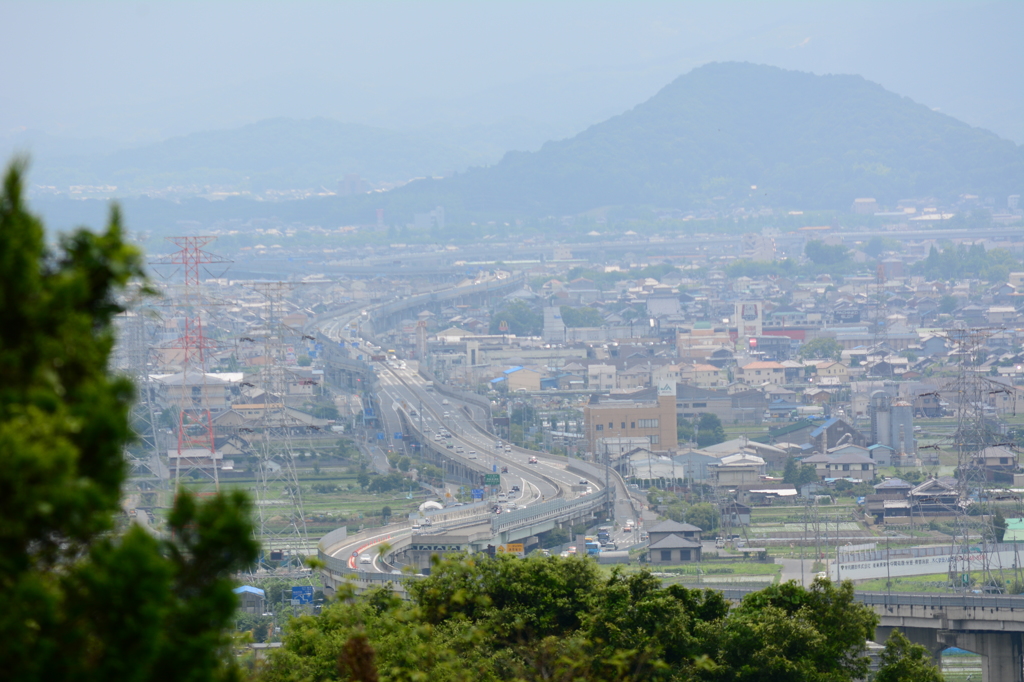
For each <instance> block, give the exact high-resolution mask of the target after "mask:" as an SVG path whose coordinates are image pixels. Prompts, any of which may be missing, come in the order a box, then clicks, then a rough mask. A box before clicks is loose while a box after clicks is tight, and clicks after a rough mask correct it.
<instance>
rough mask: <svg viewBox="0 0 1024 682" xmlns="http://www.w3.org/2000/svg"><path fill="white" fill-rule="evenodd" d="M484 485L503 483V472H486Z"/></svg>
mask: <svg viewBox="0 0 1024 682" xmlns="http://www.w3.org/2000/svg"><path fill="white" fill-rule="evenodd" d="M484 485H501V474H484Z"/></svg>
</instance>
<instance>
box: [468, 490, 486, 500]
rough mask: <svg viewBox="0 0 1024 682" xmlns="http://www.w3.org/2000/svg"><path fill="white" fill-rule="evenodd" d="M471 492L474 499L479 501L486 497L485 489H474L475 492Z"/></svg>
mask: <svg viewBox="0 0 1024 682" xmlns="http://www.w3.org/2000/svg"><path fill="white" fill-rule="evenodd" d="M471 492H472V493H473V497H475V498H477V499H483V497H484V489H483V488H473V490H472V491H471Z"/></svg>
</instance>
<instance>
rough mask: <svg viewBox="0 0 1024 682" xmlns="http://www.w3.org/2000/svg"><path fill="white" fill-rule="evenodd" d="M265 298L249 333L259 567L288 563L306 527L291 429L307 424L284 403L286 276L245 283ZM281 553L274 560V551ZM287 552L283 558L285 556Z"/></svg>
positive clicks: (305, 537) (302, 548)
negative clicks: (258, 342)
mask: <svg viewBox="0 0 1024 682" xmlns="http://www.w3.org/2000/svg"><path fill="white" fill-rule="evenodd" d="M250 286H251V287H252V288H253V289H255V290H256V291H258V292H259V293H260V294H262V295H263V296H264V297H265V298H266V301H267V308H266V310H267V313H266V316H265V324H264V325H263V328H262V329H259V330H256V331H254V332H252V333H251V338H253V340H254V341H255V339H258V338H262V340H263V344H264V346H263V349H264V360H263V366H262V368H261V370H260V373H259V378H258V382H259V385H260V388H261V389H262V390H263V395H262V401H263V409H262V411H261V418H260V420H259V430H260V433H259V434H258V437H257V438H254V439H253V441H254V442H253V445H254V447H255V450H256V456H257V459H258V466H257V471H256V510H257V522H258V527H257V532H258V533H259V537H258V540H259V541H260V543H261V546H262V547H263V549H264V550H265V551H264V552H263V553H262V554H261V557H260V561H259V564H258V567H257V568H258V569H265V570H266V569H274V568H277V567H278V566H280V565H281V562H282V561H284V562H286V563H291V562H292V561H294V560H295V559H297V558H298V557H299V556H303V555H306V554H307V553H308V552H309V550H310V546H309V533H308V530H307V528H306V514H305V509H304V508H303V501H302V487H301V485H300V483H299V475H298V471H297V469H296V466H295V457H296V454H297V453H296V451H295V449H294V447H293V442H292V437H293V434H294V433H295V432H296V430H302V429H305V428H308V427H307V426H304V425H302V424H300V423H298V422H297V420H296V419H295V418H294V417H293V416H292V415H291V414H290V412H289V408H288V406H287V404H286V397H287V394H288V380H287V376H286V369H285V364H286V348H285V346H284V333H285V331H286V327H285V325H284V323H283V321H282V317H283V312H284V306H285V293H286V292H287V291H288V290H289V288H290V286H291V285H290V284H288V283H286V282H256V283H253V284H252V285H250ZM276 552H281V553H282V555H281V559H280V560H275V558H274V557H275V553H276ZM285 554H287V559H286V558H285Z"/></svg>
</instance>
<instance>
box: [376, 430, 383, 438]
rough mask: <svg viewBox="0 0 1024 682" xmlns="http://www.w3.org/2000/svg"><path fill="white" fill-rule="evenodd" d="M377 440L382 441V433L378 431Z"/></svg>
mask: <svg viewBox="0 0 1024 682" xmlns="http://www.w3.org/2000/svg"><path fill="white" fill-rule="evenodd" d="M377 440H384V432H383V431H378V432H377Z"/></svg>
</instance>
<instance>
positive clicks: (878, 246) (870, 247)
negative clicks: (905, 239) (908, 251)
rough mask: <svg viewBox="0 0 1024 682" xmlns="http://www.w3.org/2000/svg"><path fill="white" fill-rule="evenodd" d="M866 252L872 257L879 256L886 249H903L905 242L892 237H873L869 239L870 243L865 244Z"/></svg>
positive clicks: (899, 250)
mask: <svg viewBox="0 0 1024 682" xmlns="http://www.w3.org/2000/svg"><path fill="white" fill-rule="evenodd" d="M863 251H864V253H865V254H866V255H868V256H871V257H872V258H878V257H879V256H881V255H882V254H883V253H885V252H886V251H896V252H897V253H898V252H901V251H903V243H902V242H900V241H899V240H898V239H890V238H889V237H878V236H876V237H872V238H871V239H869V240H868V243H867V244H865V245H864V249H863Z"/></svg>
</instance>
